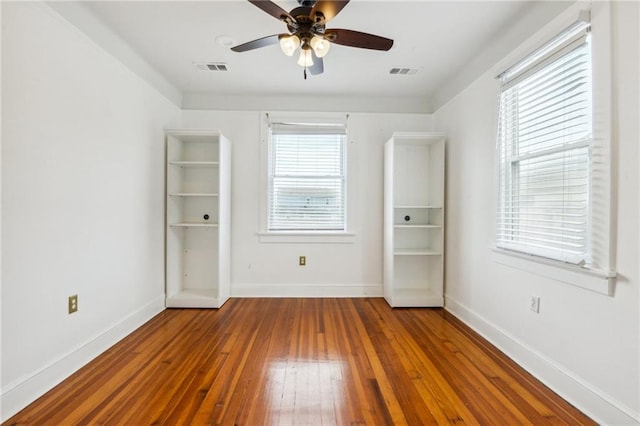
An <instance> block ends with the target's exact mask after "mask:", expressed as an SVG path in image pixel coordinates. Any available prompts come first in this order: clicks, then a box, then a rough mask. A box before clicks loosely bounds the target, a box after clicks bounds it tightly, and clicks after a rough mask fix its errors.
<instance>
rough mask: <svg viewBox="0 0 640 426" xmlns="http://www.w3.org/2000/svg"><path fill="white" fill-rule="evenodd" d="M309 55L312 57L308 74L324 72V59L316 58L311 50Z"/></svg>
mask: <svg viewBox="0 0 640 426" xmlns="http://www.w3.org/2000/svg"><path fill="white" fill-rule="evenodd" d="M311 55H312V57H313V65H311V66H310V67H309V74H311V75H318V74H322V73H323V72H324V61H323V60H322V58H318V57H317V56H316V54H315V52H314V51H313V50H312V51H311Z"/></svg>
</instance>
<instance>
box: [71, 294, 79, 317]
mask: <svg viewBox="0 0 640 426" xmlns="http://www.w3.org/2000/svg"><path fill="white" fill-rule="evenodd" d="M74 312H78V295H77V294H74V295H73V296H69V313H70V314H72V313H74Z"/></svg>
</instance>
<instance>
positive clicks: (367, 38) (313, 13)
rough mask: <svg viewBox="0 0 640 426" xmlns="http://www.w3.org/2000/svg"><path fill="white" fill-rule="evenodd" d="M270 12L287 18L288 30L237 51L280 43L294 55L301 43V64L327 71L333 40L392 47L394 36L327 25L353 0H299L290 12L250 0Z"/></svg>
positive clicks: (315, 71) (267, 0) (314, 70)
mask: <svg viewBox="0 0 640 426" xmlns="http://www.w3.org/2000/svg"><path fill="white" fill-rule="evenodd" d="M248 1H249V3H251V4H253V5H255V6H257V7H258V8H260V9H262V10H263V11H265V12H266V13H268V14H269V15H271V16H273V17H275V18H276V19H278V20H280V21H282V22H284V23H285V24H286V25H287V30H288V31H289V32H288V33H283V34H274V35H270V36H266V37H262V38H259V39H256V40H253V41H249V42H247V43H243V44H240V45H238V46H235V47H232V48H231V50H233V51H234V52H246V51H248V50H253V49H258V48H260V47H265V46H271V45H273V44H276V43H280V47H281V49H282V51H283V52H284V53H285V55H287V56H292V55H293V54H294V53H295V51H296V49H297V48H298V47H300V58H299V59H298V65H300V66H302V67H304V78H305V79H306V78H307V69H308V70H309V72H310V73H311V74H312V75H317V74H322V72H323V71H324V61H323V59H322V58H323V57H324V56H325V55H326V54H327V52H328V51H329V47H330V45H331V43H334V44H340V45H343V46H351V47H358V48H362V49H373V50H389V49H391V46H393V40H391V39H388V38H385V37H380V36H377V35H373V34H367V33H362V32H359V31H353V30H345V29H333V28H332V29H329V28H326V27H325V25H326V23H327V22H329V21H330V20H331V19H333V18H334V17H335V16H336V15H337V14H338V13H339V12H340V11H341V10H342V9H343V8H344V7H345V6H346V5H347V3H349V0H343V1H336V0H317V1H316V0H298V3H299V4H300V6H299V7H296V8H294V9H293V10H291V12H287V11H286V10H284V9H282V8H281V7H280V6H278V5H277V4H275V3H273V2H272V1H270V0H248Z"/></svg>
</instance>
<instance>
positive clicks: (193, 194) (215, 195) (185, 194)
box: [169, 192, 218, 197]
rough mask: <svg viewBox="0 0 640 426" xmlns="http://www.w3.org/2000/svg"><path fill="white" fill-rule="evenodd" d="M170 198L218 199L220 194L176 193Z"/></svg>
mask: <svg viewBox="0 0 640 426" xmlns="http://www.w3.org/2000/svg"><path fill="white" fill-rule="evenodd" d="M169 196H170V197H217V196H218V194H213V193H205V192H174V193H171V194H169Z"/></svg>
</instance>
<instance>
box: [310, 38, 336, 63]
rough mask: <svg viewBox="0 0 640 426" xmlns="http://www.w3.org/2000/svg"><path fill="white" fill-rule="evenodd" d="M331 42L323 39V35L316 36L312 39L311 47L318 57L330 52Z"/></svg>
mask: <svg viewBox="0 0 640 426" xmlns="http://www.w3.org/2000/svg"><path fill="white" fill-rule="evenodd" d="M330 46H331V43H329V41H328V40H325V39H323V38H322V37H318V36H314V37H313V38H312V39H311V48H312V49H313V51H314V52H315V53H316V56H317V57H318V58H322V57H323V56H324V55H326V54H327V53H329V47H330Z"/></svg>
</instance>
